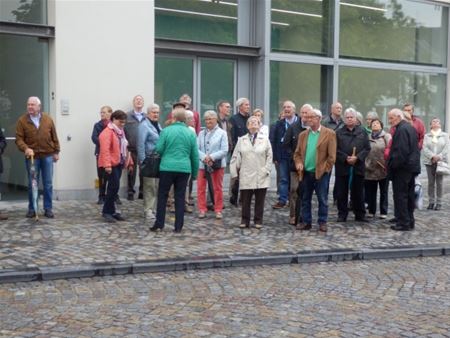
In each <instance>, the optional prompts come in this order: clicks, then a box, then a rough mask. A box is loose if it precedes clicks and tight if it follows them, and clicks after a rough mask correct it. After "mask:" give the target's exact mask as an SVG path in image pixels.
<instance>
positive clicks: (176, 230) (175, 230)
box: [173, 229, 181, 234]
mask: <svg viewBox="0 0 450 338" xmlns="http://www.w3.org/2000/svg"><path fill="white" fill-rule="evenodd" d="M173 232H174V233H175V234H179V233H181V229H173Z"/></svg>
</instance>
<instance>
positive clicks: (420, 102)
mask: <svg viewBox="0 0 450 338" xmlns="http://www.w3.org/2000/svg"><path fill="white" fill-rule="evenodd" d="M445 83H446V76H445V75H443V74H427V73H416V72H406V71H397V70H379V69H364V68H354V67H340V73H339V99H340V101H341V102H342V104H343V106H344V108H347V107H350V106H353V107H354V108H355V109H357V110H358V111H360V112H361V113H362V114H363V115H365V114H366V113H367V112H368V111H376V112H377V113H378V116H379V117H380V118H381V119H382V120H383V121H384V122H385V124H386V122H387V113H388V112H389V110H390V109H392V108H402V107H403V104H404V103H406V102H409V103H412V104H414V105H415V112H414V114H415V115H417V116H419V117H420V118H421V119H422V120H423V121H424V123H425V126H429V122H430V121H431V118H432V117H433V116H437V117H440V118H441V121H442V124H444V121H445V87H446V86H445Z"/></svg>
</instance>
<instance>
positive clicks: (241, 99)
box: [236, 97, 250, 107]
mask: <svg viewBox="0 0 450 338" xmlns="http://www.w3.org/2000/svg"><path fill="white" fill-rule="evenodd" d="M245 101H248V102H250V100H249V99H247V98H246V97H241V98H239V99H237V101H236V107H240V106H242V105H243V104H244V102H245Z"/></svg>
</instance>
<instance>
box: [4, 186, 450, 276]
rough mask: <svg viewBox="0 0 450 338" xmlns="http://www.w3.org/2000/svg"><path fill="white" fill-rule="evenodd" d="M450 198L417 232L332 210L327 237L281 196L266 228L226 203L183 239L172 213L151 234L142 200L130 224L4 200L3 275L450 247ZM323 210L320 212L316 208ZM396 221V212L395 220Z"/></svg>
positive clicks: (128, 211)
mask: <svg viewBox="0 0 450 338" xmlns="http://www.w3.org/2000/svg"><path fill="white" fill-rule="evenodd" d="M449 197H450V196H449V195H448V194H446V195H445V199H444V208H443V210H441V211H428V210H421V211H417V212H416V230H415V231H412V232H395V231H392V230H390V228H389V226H390V223H388V222H387V220H380V219H378V218H377V219H374V220H373V221H371V222H370V223H358V222H353V221H352V220H351V218H349V221H348V222H347V223H335V222H334V221H335V220H336V218H337V216H336V208H335V207H333V206H330V217H329V219H330V222H329V231H328V233H327V234H322V233H319V232H317V231H314V230H313V231H307V232H300V231H296V230H295V228H294V227H292V226H290V225H289V224H288V209H282V210H273V209H272V208H271V204H273V203H274V202H275V199H276V196H275V194H274V193H273V192H272V193H270V194H269V195H268V198H267V199H266V208H265V220H264V227H263V229H261V230H257V229H255V228H250V229H244V230H241V229H239V228H238V227H237V226H238V224H239V223H240V209H237V208H235V207H232V206H231V207H230V206H227V208H226V209H225V210H224V212H223V214H224V218H223V220H216V219H215V218H214V213H209V214H208V217H207V218H206V219H202V220H200V219H198V218H197V216H196V213H195V212H194V214H187V215H186V219H185V227H184V229H183V232H182V233H181V234H174V233H172V229H173V214H170V213H168V214H167V222H166V228H165V229H164V231H163V232H161V233H156V234H155V233H152V232H150V231H149V224H145V222H144V217H143V212H142V201H140V200H137V201H133V202H129V201H123V205H122V206H121V209H122V213H123V215H124V216H125V217H126V218H127V221H125V222H118V223H115V224H107V223H105V222H104V221H103V219H102V217H101V216H100V210H101V208H100V206H98V205H96V204H95V202H94V201H55V203H54V211H55V215H56V218H55V219H46V218H42V219H41V220H40V221H39V222H37V223H36V222H34V221H33V220H30V219H26V218H25V217H24V215H25V212H26V203H24V202H21V203H7V204H5V203H3V205H2V206H3V207H5V206H6V208H7V209H8V210H7V211H8V214H9V216H10V218H9V220H8V221H4V222H1V223H0V273H1V272H2V271H9V270H20V269H24V268H34V267H55V266H57V267H62V266H71V265H72V266H73V265H79V264H102V263H130V262H131V263H135V262H142V261H149V260H150V261H152V260H164V259H175V258H186V257H191V258H192V257H193V258H199V257H211V256H212V257H216V256H224V255H265V254H274V253H286V252H291V253H296V252H299V251H305V250H339V249H354V250H359V249H371V248H372V249H373V248H390V247H398V246H420V245H449V244H450V224H449V221H448V220H449V216H450V212H449V210H448V201H449ZM313 209H314V210H316V207H314V208H313ZM390 217H392V215H390Z"/></svg>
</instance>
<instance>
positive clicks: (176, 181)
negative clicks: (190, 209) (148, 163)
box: [155, 171, 190, 230]
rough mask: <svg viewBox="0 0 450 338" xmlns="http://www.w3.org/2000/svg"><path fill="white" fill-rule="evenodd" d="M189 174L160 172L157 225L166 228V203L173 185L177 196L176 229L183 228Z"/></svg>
mask: <svg viewBox="0 0 450 338" xmlns="http://www.w3.org/2000/svg"><path fill="white" fill-rule="evenodd" d="M189 176H190V175H189V174H187V173H180V172H171V171H161V172H160V173H159V187H158V204H157V207H156V221H155V226H157V227H159V228H161V229H162V228H164V223H165V219H166V205H167V198H168V197H169V191H170V187H171V186H172V185H173V188H174V189H173V190H174V196H175V230H181V229H182V228H183V225H184V197H185V194H186V186H187V183H188V179H189Z"/></svg>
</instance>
